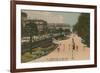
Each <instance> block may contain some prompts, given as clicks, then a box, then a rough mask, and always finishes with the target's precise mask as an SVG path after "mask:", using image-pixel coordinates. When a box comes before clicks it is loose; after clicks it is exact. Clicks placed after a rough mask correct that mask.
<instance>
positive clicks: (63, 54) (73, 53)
mask: <svg viewBox="0 0 100 73" xmlns="http://www.w3.org/2000/svg"><path fill="white" fill-rule="evenodd" d="M81 41H82V39H81V38H80V37H79V36H77V35H76V34H71V35H69V38H68V39H66V40H61V41H58V40H54V42H55V43H56V44H58V47H57V48H56V49H55V50H54V51H53V52H51V53H49V54H48V55H46V56H43V57H41V58H38V59H36V60H33V61H31V62H43V61H60V60H61V61H62V60H66V61H67V60H85V59H89V54H90V49H89V48H88V47H86V45H84V44H83V43H82V42H81Z"/></svg>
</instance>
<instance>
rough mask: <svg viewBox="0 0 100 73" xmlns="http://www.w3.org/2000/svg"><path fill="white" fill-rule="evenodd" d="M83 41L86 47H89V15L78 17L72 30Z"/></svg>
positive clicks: (84, 14) (83, 14)
mask: <svg viewBox="0 0 100 73" xmlns="http://www.w3.org/2000/svg"><path fill="white" fill-rule="evenodd" d="M73 30H74V31H75V32H77V34H78V35H79V36H80V37H81V38H82V39H83V40H84V42H83V43H85V44H86V45H87V46H88V47H89V46H90V14H89V13H82V14H81V15H80V16H79V19H78V22H77V24H76V25H75V26H74V29H73Z"/></svg>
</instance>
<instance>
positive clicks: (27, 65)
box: [16, 5, 94, 69]
mask: <svg viewBox="0 0 100 73" xmlns="http://www.w3.org/2000/svg"><path fill="white" fill-rule="evenodd" d="M21 9H27V10H49V11H66V12H84V13H90V25H91V26H90V41H91V42H90V60H82V61H81V60H80V61H59V62H58V61H57V62H39V63H36V62H35V63H21V43H20V41H21V26H20V25H21ZM87 64H94V9H86V8H69V7H50V6H35V5H16V68H17V69H23V68H40V67H54V66H73V65H87Z"/></svg>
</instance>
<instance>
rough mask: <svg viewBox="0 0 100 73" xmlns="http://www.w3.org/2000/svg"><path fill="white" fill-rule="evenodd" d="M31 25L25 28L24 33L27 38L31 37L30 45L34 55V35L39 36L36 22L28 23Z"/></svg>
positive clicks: (30, 21)
mask: <svg viewBox="0 0 100 73" xmlns="http://www.w3.org/2000/svg"><path fill="white" fill-rule="evenodd" d="M28 22H29V23H28V24H26V26H25V28H24V33H25V36H29V37H30V40H29V43H30V47H29V48H30V53H31V54H32V40H33V39H32V37H33V36H34V35H38V29H37V25H36V24H35V23H34V21H32V20H29V21H28Z"/></svg>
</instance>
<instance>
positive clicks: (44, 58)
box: [21, 10, 90, 63]
mask: <svg viewBox="0 0 100 73" xmlns="http://www.w3.org/2000/svg"><path fill="white" fill-rule="evenodd" d="M88 59H90V13H80V12H63V11H42V10H21V62H22V63H27V62H29V63H34V62H48V61H49V62H50V61H72V60H88Z"/></svg>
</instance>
